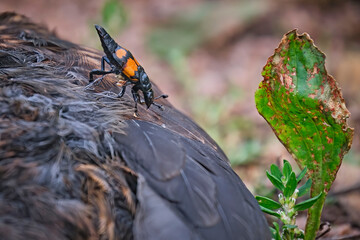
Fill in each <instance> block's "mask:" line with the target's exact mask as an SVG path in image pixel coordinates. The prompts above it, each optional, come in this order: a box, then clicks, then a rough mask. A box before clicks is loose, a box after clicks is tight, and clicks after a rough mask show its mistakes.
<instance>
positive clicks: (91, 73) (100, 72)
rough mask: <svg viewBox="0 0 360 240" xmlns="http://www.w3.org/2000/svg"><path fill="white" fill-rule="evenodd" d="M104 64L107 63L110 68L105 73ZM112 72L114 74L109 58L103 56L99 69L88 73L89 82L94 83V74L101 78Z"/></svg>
mask: <svg viewBox="0 0 360 240" xmlns="http://www.w3.org/2000/svg"><path fill="white" fill-rule="evenodd" d="M105 62H107V63H108V64H109V65H110V67H111V70H110V71H105ZM114 72H115V69H114V66H113V65H112V64H111V63H110V60H109V58H108V57H107V56H103V57H102V58H101V69H100V70H99V69H94V70H92V71H91V72H90V80H89V82H92V81H94V77H93V75H94V74H95V75H103V77H104V75H106V74H109V73H114ZM101 80H102V78H101ZM101 80H100V82H101Z"/></svg>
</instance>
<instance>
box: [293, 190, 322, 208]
mask: <svg viewBox="0 0 360 240" xmlns="http://www.w3.org/2000/svg"><path fill="white" fill-rule="evenodd" d="M321 196H322V193H320V194H319V195H317V196H316V197H313V198H310V199H308V200H305V201H303V202H301V203H298V204H296V205H295V206H294V209H295V211H303V210H305V209H308V208H310V207H311V206H312V205H314V203H315V202H316V201H317V200H318V199H319V198H320V197H321Z"/></svg>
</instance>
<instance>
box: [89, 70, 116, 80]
mask: <svg viewBox="0 0 360 240" xmlns="http://www.w3.org/2000/svg"><path fill="white" fill-rule="evenodd" d="M114 72H115V71H114V70H110V71H104V70H99V69H94V70H92V71H91V72H90V80H89V82H90V83H91V82H92V81H94V77H93V75H94V74H95V75H102V77H101V80H100V82H101V81H102V79H103V77H104V76H105V75H106V74H109V73H114Z"/></svg>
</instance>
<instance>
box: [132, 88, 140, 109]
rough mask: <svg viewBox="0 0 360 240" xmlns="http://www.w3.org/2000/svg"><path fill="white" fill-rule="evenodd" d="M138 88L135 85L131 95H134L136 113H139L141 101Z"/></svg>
mask: <svg viewBox="0 0 360 240" xmlns="http://www.w3.org/2000/svg"><path fill="white" fill-rule="evenodd" d="M138 90H139V89H138V88H137V86H136V85H135V86H134V87H132V88H131V93H132V95H133V98H134V101H135V113H137V111H138V110H137V103H138V101H139V100H140V96H139V93H138Z"/></svg>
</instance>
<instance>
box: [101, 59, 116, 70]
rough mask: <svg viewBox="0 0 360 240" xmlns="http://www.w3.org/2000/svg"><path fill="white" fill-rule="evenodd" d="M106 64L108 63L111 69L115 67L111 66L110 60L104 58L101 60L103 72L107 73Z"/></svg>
mask: <svg viewBox="0 0 360 240" xmlns="http://www.w3.org/2000/svg"><path fill="white" fill-rule="evenodd" d="M105 62H107V63H108V64H109V65H110V67H111V68H113V65H111V63H110V60H109V59H108V57H107V56H103V57H102V58H101V70H103V71H105Z"/></svg>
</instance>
